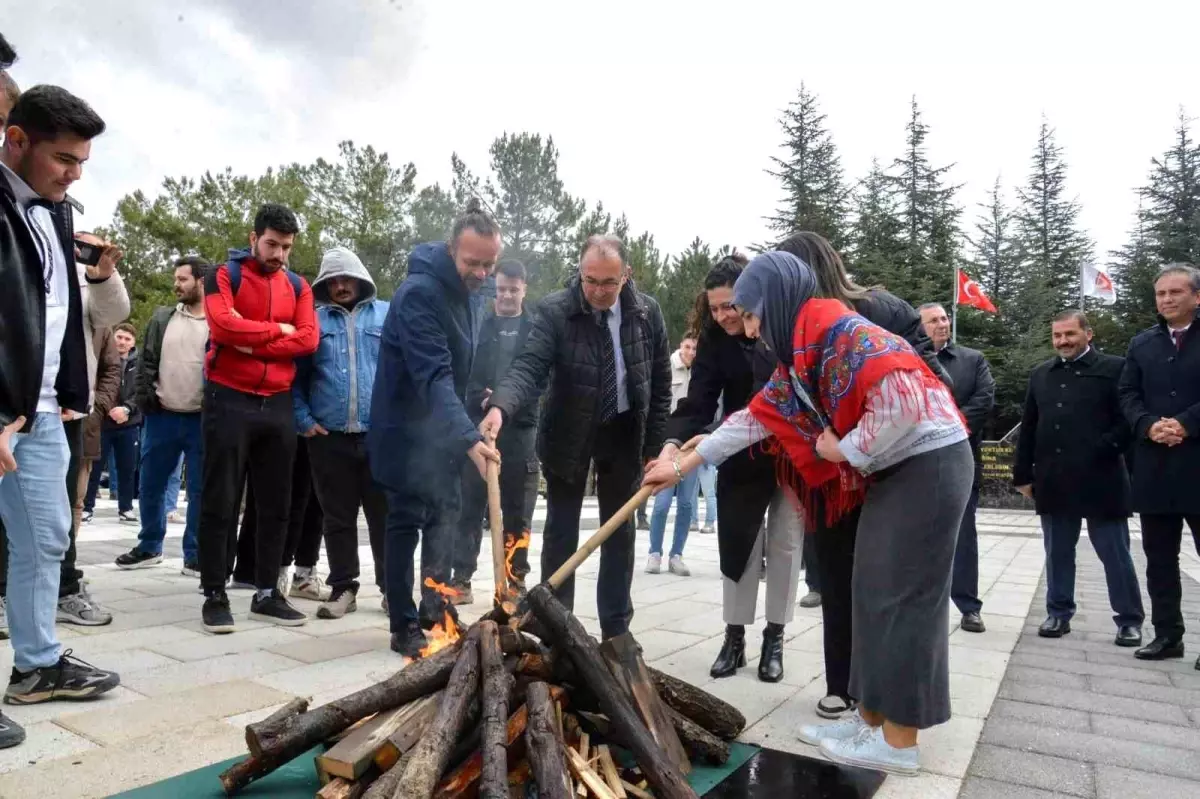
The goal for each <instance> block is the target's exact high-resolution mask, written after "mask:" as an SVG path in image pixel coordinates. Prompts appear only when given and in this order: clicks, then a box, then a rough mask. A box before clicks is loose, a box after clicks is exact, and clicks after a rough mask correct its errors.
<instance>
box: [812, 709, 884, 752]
mask: <svg viewBox="0 0 1200 799" xmlns="http://www.w3.org/2000/svg"><path fill="white" fill-rule="evenodd" d="M869 729H870V727H868V726H867V723H866V722H865V721H863V720H862V716H860V715H858V711H857V710H855V711H853V712H852V713H849V714H847V715H846V717H845V718H843V719H841V720H839V721H835V722H833V723H831V724H805V725H803V726H802V727H800V731H799V732H798V733H796V737H797V738H799V739H800V740H801V741H804V743H806V744H809V745H810V746H820V745H821V742H822V741H840V740H843V739H845V738H853V737H854V736H855V735H858V734H859V733H860V732H862V731H863V730H869Z"/></svg>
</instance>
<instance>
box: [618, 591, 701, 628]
mask: <svg viewBox="0 0 1200 799" xmlns="http://www.w3.org/2000/svg"><path fill="white" fill-rule="evenodd" d="M711 609H712V605H709V604H706V603H702V602H695V601H693V600H690V599H675V600H668V601H664V602H662V603H660V604H657V605H653V606H651V607H644V606H642V607H639V608H638V610H637V612H636V613H634V614H633V622H632V623H631V624H630V625H629V630H630V632H632V633H633V634H634V635H635V636H636V635H638V634H639V633H645V632H646V631H647V630H652V629H654V628H656V627H663V628H667V629H671V625H672V623H673V622H677V621H680V620H682V619H686V618H689V617H690V616H692V615H693V614H696V613H704V612H706V611H709V610H711Z"/></svg>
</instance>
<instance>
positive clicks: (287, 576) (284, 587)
mask: <svg viewBox="0 0 1200 799" xmlns="http://www.w3.org/2000/svg"><path fill="white" fill-rule="evenodd" d="M291 571H292V567H291V566H284V567H283V568H282V569H280V570H279V579H278V580H276V581H275V587H276V588H278V589H279V593H281V594H283V598H284V599H287V597H288V591H289V590H290V589H291V587H292V577H291Z"/></svg>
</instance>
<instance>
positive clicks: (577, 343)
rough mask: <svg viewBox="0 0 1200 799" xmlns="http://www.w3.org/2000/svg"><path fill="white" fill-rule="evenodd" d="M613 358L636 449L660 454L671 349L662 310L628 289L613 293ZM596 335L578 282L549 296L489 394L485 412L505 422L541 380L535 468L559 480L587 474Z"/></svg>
mask: <svg viewBox="0 0 1200 799" xmlns="http://www.w3.org/2000/svg"><path fill="white" fill-rule="evenodd" d="M620 303H621V353H622V355H623V356H624V359H625V370H626V374H627V376H628V378H627V379H628V384H629V402H630V411H631V412H632V413H633V414H635V415H636V417H637V422H638V442H637V448H638V451H639V452H640V453H641V454H642V455H643V456H644V457H646V458H652V457H656V456H657V455H658V452H659V450H660V449H661V448H662V443H663V438H664V432H665V429H666V423H667V415H668V414H669V413H670V411H671V361H670V357H671V351H670V349H669V347H668V344H667V327H666V324H665V323H664V322H663V315H662V310H661V309H660V308H659V307H658V303H657V302H655V300H654V298H653V297H650V296H648V295H646V294H642V293H641V292H639V291H638V290H637V289H636V288H634V286H633V283H632V282H629V283H626V285H625V288H623V289H622V290H621V298H620ZM602 335H608V331H607V330H603V329H601V327H600V326H599V324H598V323H597V322H596V318H595V316H593V314H592V311H591V308H590V306H588V304H587V302H586V301H585V300H584V298H583V289H582V286H581V285H580V283H579V278H578V277H575V278H572V279H571V280H570V282H569V283H568V284H567V287H566V288H564V289H562V290H560V291H556V292H554V293H553V294H550V295H549V296H547V297H546V298H545V299H543V300H542V302H541V303H540V304H539V306H538V316H537V319H536V320H535V322H534V325H533V329H532V330H531V331H530V333H529V337H528V338H527V339H526V341H525V348H524V350H522V351H521V354H520V355H518V356H517V357H516V359H515V360H514V361H513V363H512V366H511V367H510V368H509V370H508V374H507V375H506V376H505V377H504V380H503V381H502V382H501V383H500V385H499V387H498V388H497V389H496V391H495V393H494V394H493V395H492V400H491V403H490V407H495V408H499V409H500V410H501V411H502V412H503V413H504V416H505V419H506V420H507V419H510V418H511V417H512V416H513V415H514V414H516V413H517V412H518V411H521V410H522V409H524V408H525V407H526V405H527V404H528V403H529V401H530V400H531V398H533V397H535V396H536V395H537V392H538V390H539V387H540V386H542V385H544V384H545V381H546V380H547V378H549V381H550V388H549V391H548V393H547V395H546V400H545V402H544V403H543V406H542V418H541V422H540V424H539V434H538V456H539V458H541V461H542V468H543V469H544V470H545V471H546V472H547V473H550V474H554V475H557V476H559V477H562V478H563V479H567V480H582V479H584V476H585V475H586V474H587V469H588V463H589V461H590V459H591V452H592V443H593V440H594V436H595V432H596V415H597V412H598V411H599V404H600V403H599V398H600V361H601V352H602V350H601V344H602V341H603V339H601V336H602Z"/></svg>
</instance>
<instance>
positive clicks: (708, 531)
mask: <svg viewBox="0 0 1200 799" xmlns="http://www.w3.org/2000/svg"><path fill="white" fill-rule="evenodd" d="M716 532H717V531H716V530H714V529H713V526H712V525H711V524H706V525H704V526H703V527H701V528H700V535H713V534H714V533H716Z"/></svg>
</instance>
